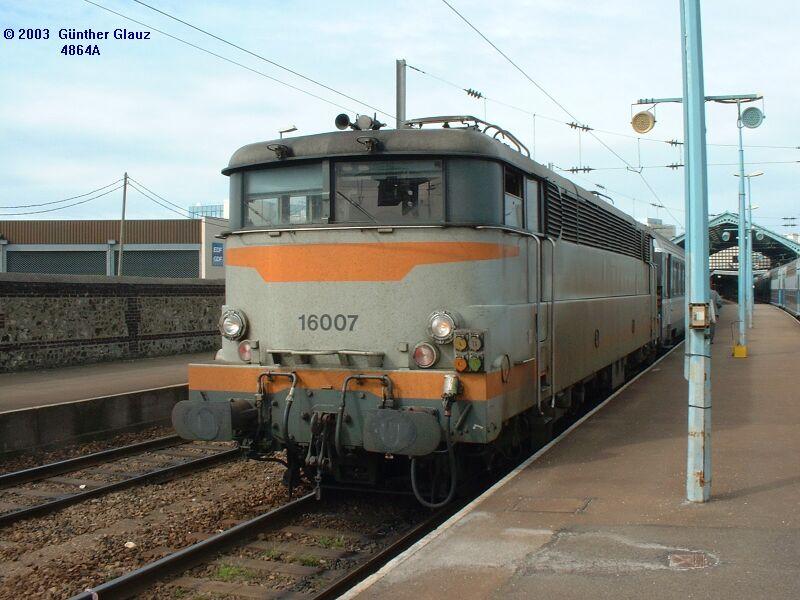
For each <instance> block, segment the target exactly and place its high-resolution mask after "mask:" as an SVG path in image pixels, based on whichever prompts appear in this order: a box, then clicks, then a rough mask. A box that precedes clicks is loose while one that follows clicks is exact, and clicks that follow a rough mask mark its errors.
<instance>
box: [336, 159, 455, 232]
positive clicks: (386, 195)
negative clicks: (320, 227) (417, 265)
mask: <svg viewBox="0 0 800 600" xmlns="http://www.w3.org/2000/svg"><path fill="white" fill-rule="evenodd" d="M442 171H443V169H442V161H441V160H381V161H355V162H338V163H336V166H335V171H334V173H335V178H334V189H335V195H334V198H335V200H334V206H335V209H334V211H335V214H336V221H337V222H338V223H375V224H381V225H392V224H402V223H441V222H442V221H443V220H444V189H443V188H444V186H443V172H442Z"/></svg>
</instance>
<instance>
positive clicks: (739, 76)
mask: <svg viewBox="0 0 800 600" xmlns="http://www.w3.org/2000/svg"><path fill="white" fill-rule="evenodd" d="M96 1H97V3H98V4H102V5H103V6H106V7H107V8H110V9H112V10H114V11H117V12H119V13H122V14H124V15H126V16H128V17H131V18H133V19H136V20H139V21H141V22H143V23H145V24H146V26H142V25H137V24H135V23H132V22H129V21H126V20H125V19H124V18H123V17H121V16H115V15H112V14H109V13H108V12H106V11H104V10H102V9H101V8H99V7H97V6H94V5H92V4H89V3H87V2H86V1H84V0H58V1H50V0H24V1H15V0H3V2H2V3H0V26H1V27H0V28H2V29H3V30H4V38H2V39H0V91H1V92H0V140H2V143H0V207H2V208H0V219H13V218H28V219H29V218H42V219H105V218H118V217H119V214H120V208H121V195H122V192H121V190H115V191H113V192H111V193H109V194H107V195H105V196H102V197H99V198H97V199H96V200H92V201H90V202H86V203H83V204H80V205H76V206H72V207H66V208H64V207H65V206H66V205H68V204H72V203H74V202H79V201H81V200H83V199H86V198H91V197H93V196H80V197H78V198H76V199H75V200H71V201H69V202H66V203H55V204H45V205H43V206H39V207H28V208H19V209H11V208H6V207H10V206H23V205H31V204H44V203H48V202H54V201H57V200H61V199H64V198H68V197H73V196H79V195H81V194H85V193H87V192H90V191H91V190H96V189H98V188H101V187H103V186H106V185H108V184H111V183H112V182H114V181H116V180H118V179H120V178H121V177H122V174H123V172H125V171H127V172H128V173H129V174H130V175H131V176H132V177H133V178H134V179H135V180H136V181H138V182H140V183H141V184H143V185H145V186H146V187H147V188H148V189H150V190H152V191H153V192H155V193H156V194H158V195H159V196H161V197H163V198H165V199H167V200H169V201H170V202H172V203H174V204H177V205H179V206H183V207H187V206H190V205H193V204H218V203H222V202H225V201H226V199H227V195H228V180H227V178H226V177H225V176H223V175H222V174H221V173H220V170H221V169H222V168H224V167H225V165H226V164H227V162H228V160H229V158H230V156H231V155H232V154H233V152H234V151H235V150H236V149H237V148H239V147H241V146H243V145H245V144H248V143H252V142H257V141H264V140H268V139H273V138H276V137H278V131H279V130H281V129H285V128H288V127H290V126H296V127H297V129H298V131H297V132H296V133H293V134H290V135H308V134H313V133H321V132H325V131H331V130H333V129H334V127H333V122H334V118H335V116H336V115H337V114H338V113H340V112H348V113H349V114H350V115H351V116H354V115H355V114H356V113H362V114H364V113H366V114H370V115H371V114H372V113H373V112H374V111H373V109H372V108H369V106H373V107H376V108H378V109H380V110H381V111H385V113H383V114H381V113H379V114H378V118H379V119H380V120H382V121H384V122H388V123H389V124H391V125H393V124H394V120H393V119H392V118H391V116H390V115H394V108H395V96H394V94H395V90H394V80H395V60H396V59H398V58H405V59H406V60H407V61H408V64H409V65H412V66H414V67H417V68H418V69H421V70H422V71H425V72H426V73H427V75H426V74H423V73H420V72H418V71H415V70H409V72H408V110H407V114H408V117H409V118H411V117H421V116H430V115H445V114H473V115H475V116H478V117H481V118H484V117H485V118H486V120H488V121H490V122H493V123H497V124H499V125H500V126H502V127H504V128H505V129H508V130H510V131H511V132H513V133H515V134H516V135H517V137H519V138H520V139H521V140H522V141H523V142H524V143H525V144H526V145H528V147H529V148H530V149H531V151H532V153H533V155H534V157H535V159H536V160H537V161H538V162H541V163H543V164H550V163H552V164H553V165H554V166H556V167H558V168H561V169H568V168H571V167H576V166H580V167H592V168H594V169H596V170H594V171H591V172H589V173H581V174H576V175H568V176H569V177H570V178H572V179H573V180H574V181H575V182H576V183H578V184H579V185H582V186H583V187H586V188H587V189H595V190H599V191H601V192H603V193H605V194H608V195H609V196H611V197H612V198H614V202H615V204H616V206H617V207H618V208H620V209H622V210H624V211H625V212H627V213H629V214H632V215H633V216H634V217H636V218H637V219H639V220H644V219H645V218H646V217H655V218H661V219H663V220H664V222H666V223H675V224H676V225H678V229H679V231H680V230H681V228H682V225H683V224H684V197H683V175H684V173H683V169H680V168H679V169H670V168H664V167H658V166H659V165H668V164H673V163H681V162H682V157H681V148H680V147H679V146H678V147H676V146H672V145H670V144H667V143H663V140H671V139H677V140H680V139H682V138H683V134H682V112H681V107H680V105H678V104H662V105H659V106H658V107H657V108H656V120H657V123H656V126H655V128H654V129H653V131H652V132H650V133H649V134H646V135H644V136H642V137H641V140H640V141H639V140H637V139H635V134H634V133H633V131H632V130H631V128H630V119H631V115H632V114H633V112H635V111H636V110H640V108H642V107H632V103H633V102H635V101H636V100H637V99H639V98H641V97H646V98H652V97H671V96H680V95H681V62H680V22H679V3H678V0H658V1H656V0H650V1H647V2H645V1H642V0H606V1H604V2H593V1H588V0H501V1H497V2H492V3H489V2H485V1H478V0H450V1H451V3H452V4H453V6H454V7H456V8H457V9H458V10H459V11H460V12H461V13H462V14H464V15H465V16H466V17H467V18H468V19H469V20H470V21H471V22H472V23H473V24H474V25H475V26H476V27H477V28H478V29H480V30H481V31H482V32H483V33H484V34H485V35H486V36H487V37H488V38H489V39H491V40H492V41H493V42H494V43H495V44H496V45H497V46H498V47H499V48H500V49H502V50H503V51H504V52H505V53H506V54H507V55H508V56H510V57H511V58H512V59H513V60H514V61H515V62H516V63H517V64H518V65H519V66H520V67H521V68H522V69H524V70H525V71H526V72H527V73H528V74H529V76H530V77H531V78H532V79H534V80H535V81H536V82H537V83H538V84H539V85H540V86H541V87H542V88H544V89H545V90H546V91H547V93H548V94H549V95H550V96H552V97H554V98H555V99H556V100H557V101H558V103H559V104H560V105H562V106H563V107H565V108H566V109H567V110H568V111H569V112H570V113H571V114H572V115H574V117H575V118H576V119H577V122H579V123H581V124H583V125H588V126H590V127H592V128H594V130H595V131H594V133H595V134H596V135H597V136H598V137H599V138H600V139H602V140H603V142H604V143H605V144H606V145H607V146H609V147H610V148H611V149H612V150H613V152H612V151H611V150H609V149H608V148H606V147H604V146H603V145H601V144H600V143H599V142H598V141H596V140H595V139H594V138H593V137H592V136H591V135H589V134H587V133H580V134H579V133H578V132H577V131H576V130H575V129H572V128H570V127H568V126H567V125H565V123H567V122H572V121H573V118H572V117H571V116H569V115H568V114H567V113H565V112H564V111H563V110H562V108H560V107H559V105H558V104H556V103H554V102H553V101H552V100H551V99H549V98H548V97H547V95H545V94H544V93H543V92H542V91H541V90H540V89H538V88H537V87H536V86H534V85H533V84H532V83H530V82H529V81H528V80H526V79H525V78H524V77H523V76H522V75H521V74H520V73H519V72H518V71H516V70H515V69H514V67H513V66H512V65H510V64H509V63H508V62H507V61H506V60H505V59H504V58H503V57H502V56H501V55H500V54H499V53H498V52H496V51H495V50H494V49H493V48H492V47H491V46H490V45H489V44H487V43H486V42H485V41H484V40H483V39H481V38H480V37H479V36H478V35H477V34H476V33H475V32H474V31H473V30H472V29H470V28H469V26H468V25H467V24H466V23H464V22H463V21H462V20H460V19H459V18H458V17H457V16H456V15H455V14H454V13H453V12H452V11H451V10H450V9H449V8H448V7H447V6H446V4H445V3H443V2H441V1H439V0H403V1H401V0H385V1H382V2H377V1H375V0H373V1H371V2H370V1H367V0H363V1H358V0H351V1H349V2H343V1H338V0H327V1H324V2H322V1H316V2H315V1H311V0H297V1H295V2H286V1H285V0H284V1H282V2H277V1H274V0H263V1H235V0H227V1H223V0H209V1H207V2H186V1H183V2H178V1H175V0H147V2H148V4H151V5H152V6H155V7H156V8H159V9H161V10H163V11H165V12H168V13H171V14H173V15H175V16H177V17H180V18H181V19H183V20H185V21H188V22H190V23H192V24H194V25H196V26H198V27H201V28H203V29H206V30H208V31H210V32H212V33H214V34H216V35H218V36H220V37H222V38H225V39H227V40H229V41H231V42H234V43H236V44H238V45H240V46H242V47H244V48H247V49H248V50H251V51H252V52H255V53H257V54H260V55H262V56H264V57H266V58H269V59H270V60H273V61H275V62H277V63H279V64H281V65H284V66H286V67H288V68H290V69H292V70H294V71H296V72H298V73H301V74H303V75H305V76H307V77H309V78H311V79H314V80H316V81H319V82H321V83H324V84H325V85H327V86H330V87H332V88H335V89H336V90H338V91H340V92H343V93H345V94H347V95H348V96H351V97H352V98H355V99H357V101H354V100H351V99H348V98H345V97H343V96H341V95H337V94H336V93H334V92H332V91H330V90H327V89H325V88H322V87H319V86H316V85H314V84H313V83H310V82H308V81H305V80H303V79H301V78H299V77H297V76H294V75H292V74H290V73H287V72H285V71H282V70H281V69H279V68H277V67H275V66H273V65H271V64H268V63H266V62H264V61H261V60H259V59H257V58H255V57H253V56H251V55H248V54H246V53H244V52H241V51H239V50H237V49H234V48H232V47H230V46H227V45H225V44H223V43H221V42H219V41H217V40H214V39H212V38H210V37H208V36H205V35H203V34H201V33H199V32H197V31H194V30H192V29H190V28H189V27H187V26H185V25H182V24H180V23H177V22H175V21H173V20H171V19H169V18H167V17H165V16H163V15H161V14H158V13H156V12H154V11H152V10H150V9H148V8H146V7H145V6H142V5H140V4H137V3H136V2H134V1H133V0H96ZM28 28H39V29H48V30H49V36H50V38H49V39H48V40H44V39H39V40H37V39H32V40H28V39H19V30H20V29H28ZM69 28H74V29H76V30H81V31H82V30H85V29H92V30H94V31H108V32H112V34H111V36H110V37H111V39H108V40H95V41H76V40H63V39H59V35H58V32H59V30H60V29H69ZM118 28H120V29H122V28H125V29H127V30H129V31H150V32H151V35H150V39H148V40H117V39H113V37H112V36H113V31H114V30H115V29H118ZM153 28H158V29H161V30H163V31H165V32H167V33H170V34H172V35H175V36H178V37H180V38H182V39H184V40H186V41H189V42H191V43H193V44H196V45H198V46H201V47H203V48H205V49H207V50H209V51H211V52H215V53H218V54H221V55H223V56H225V57H227V58H230V59H231V60H234V61H237V62H240V63H242V64H243V65H245V66H247V67H249V68H251V69H255V70H257V71H260V72H261V73H263V74H264V75H268V76H270V77H274V78H277V79H280V80H281V81H283V82H285V83H289V84H291V85H294V86H296V87H299V88H302V89H304V90H306V91H308V92H311V93H312V94H315V95H317V96H321V97H322V98H324V99H326V100H328V101H329V102H325V101H323V100H320V99H318V98H314V97H312V96H310V95H306V94H303V93H301V92H298V91H296V90H293V89H291V88H289V87H287V86H284V85H281V84H280V83H277V82H276V81H274V80H271V79H268V78H267V77H264V76H261V75H258V74H256V73H253V72H251V71H248V70H246V69H244V68H242V67H240V66H236V65H233V64H230V63H228V62H225V61H223V60H221V59H219V58H217V57H214V56H211V55H209V54H206V53H204V52H202V51H200V50H197V49H195V48H191V47H189V46H186V45H185V44H182V43H180V42H178V41H176V40H174V39H170V38H169V37H167V36H165V35H162V34H161V33H158V32H156V31H155V30H154V29H153ZM8 29H10V30H11V32H12V33H13V34H14V35H13V39H6V37H5V33H6V31H5V30H8ZM798 31H800V5H798V3H796V2H795V1H794V0H764V1H763V2H761V3H758V4H757V5H756V4H753V3H752V2H745V1H742V0H725V1H723V0H716V1H712V0H708V1H706V2H703V51H704V61H705V92H706V94H707V95H712V94H715V95H716V94H734V93H761V94H763V95H764V101H763V103H762V102H759V103H757V106H758V107H759V108H762V109H763V110H764V112H765V114H766V120H765V121H764V124H763V125H762V126H761V127H760V128H758V129H754V130H747V129H746V130H745V131H744V136H745V145H746V146H749V147H747V148H746V149H745V160H746V162H747V163H748V164H747V165H746V166H745V169H746V171H747V172H754V171H763V172H764V176H762V177H758V178H754V179H753V180H752V188H753V193H752V200H753V204H754V205H757V206H758V207H759V208H758V209H756V211H755V212H754V220H755V221H756V222H757V223H759V224H760V225H763V226H765V227H768V228H771V229H774V230H776V231H778V232H780V233H785V232H787V231H798V230H799V229H798V228H795V229H789V228H785V227H782V224H783V223H784V221H782V217H791V216H794V217H798V220H800V194H799V193H798V192H800V186H798V183H797V182H798V175H800V148H798V147H800V119H798V118H797V116H796V115H797V112H798V110H800V84H799V83H798V80H797V77H796V70H797V66H798V64H799V63H800V44H798V43H797V39H796V37H797V32H798ZM66 44H83V45H86V44H92V45H94V44H97V46H98V49H99V52H100V54H99V56H95V55H82V56H77V55H74V56H70V55H64V54H62V53H61V50H62V48H63V47H64V46H65V45H66ZM437 78H438V79H437ZM442 79H444V80H446V81H447V82H449V83H445V82H443V81H442ZM451 84H455V85H451ZM460 88H473V89H476V90H479V91H480V92H481V93H482V94H483V95H484V96H486V97H488V98H489V99H490V100H476V99H474V98H471V97H469V96H468V95H467V94H466V93H464V91H462V89H460ZM366 105H369V106H366ZM509 105H511V106H513V107H516V108H511V107H510V106H509ZM519 109H522V110H519ZM533 114H535V115H536V117H534V116H533ZM706 117H707V133H708V135H707V137H708V142H709V144H714V145H709V148H708V157H709V164H710V166H709V212H710V213H712V214H713V213H721V212H724V211H732V212H735V211H736V210H737V206H738V196H737V194H738V187H737V186H738V180H737V178H736V177H734V176H733V173H735V172H736V171H737V160H738V156H737V148H736V143H737V135H738V134H737V127H736V107H735V105H734V106H731V105H723V104H716V103H708V104H707V106H706ZM601 130H602V131H601ZM606 132H610V133H606ZM620 134H624V135H620ZM657 140H661V141H657ZM764 146H769V147H764ZM776 146H783V147H776ZM615 153H616V154H617V155H619V156H616V155H615ZM620 157H621V158H620ZM626 162H627V164H628V165H632V166H634V167H636V168H637V169H636V170H637V171H638V167H639V166H640V165H641V166H644V167H648V166H650V167H654V168H644V169H643V170H642V171H641V172H636V171H634V170H630V169H629V168H628V167H627V166H626ZM598 185H600V186H603V187H597V186H598ZM114 187H115V186H110V187H107V188H105V189H104V190H103V191H108V190H112V189H114ZM651 188H652V189H651ZM654 205H663V206H664V207H666V208H660V207H658V206H654ZM168 206H169V205H168ZM52 208H58V209H59V210H56V211H52V212H46V213H39V214H28V215H23V214H21V213H25V212H31V211H37V210H39V211H40V210H50V209H52ZM9 213H13V215H15V216H12V215H9ZM127 216H128V218H177V215H176V214H175V213H173V212H169V211H167V210H166V209H165V208H162V207H161V206H158V205H156V204H154V203H153V202H151V200H149V199H147V198H146V197H144V196H143V195H140V194H139V193H138V192H136V191H131V193H130V194H129V201H128V208H127Z"/></svg>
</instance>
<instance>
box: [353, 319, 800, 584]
mask: <svg viewBox="0 0 800 600" xmlns="http://www.w3.org/2000/svg"><path fill="white" fill-rule="evenodd" d="M736 310H737V307H736V306H735V305H726V306H725V307H724V308H723V309H722V313H721V317H720V322H719V325H718V327H717V338H716V340H715V343H714V344H713V345H712V349H713V358H712V398H713V416H712V440H713V441H712V445H713V451H712V452H713V454H712V455H713V467H712V477H713V480H712V484H711V485H712V499H711V500H710V501H709V502H708V503H705V504H692V503H688V502H687V501H686V500H685V489H686V487H685V481H686V440H687V383H686V381H685V379H684V377H683V359H684V346H683V344H681V345H679V346H676V347H675V348H674V349H673V351H672V352H671V353H670V354H668V355H667V356H666V357H664V358H663V359H662V360H661V361H660V362H659V363H658V364H656V365H655V366H653V367H652V368H651V369H650V370H648V371H646V372H645V373H643V374H642V375H641V376H640V377H639V378H638V379H635V380H633V381H632V382H631V383H629V384H628V385H627V386H625V387H623V388H622V389H621V390H620V391H619V392H617V394H615V395H614V396H612V397H611V398H610V399H609V400H608V401H606V402H605V403H604V404H602V405H601V406H600V407H598V409H596V411H595V412H593V413H590V415H588V416H587V417H586V418H585V420H584V421H583V422H579V423H578V424H577V426H575V427H574V428H572V429H570V430H569V431H568V433H567V434H566V435H564V436H562V437H561V438H559V439H558V440H557V441H556V442H554V443H553V444H551V445H550V446H547V447H545V448H544V449H543V450H541V451H540V452H539V453H537V454H536V455H534V456H533V457H531V458H530V459H528V461H527V462H526V463H524V464H523V465H521V466H520V467H518V468H517V469H516V471H514V472H513V473H511V474H510V475H508V476H507V477H506V478H505V479H503V480H501V481H500V482H498V483H497V484H496V485H495V486H494V487H492V488H491V489H490V490H488V491H487V492H486V493H484V494H483V495H482V496H481V497H479V498H478V499H476V500H474V501H473V502H471V503H470V504H469V505H467V506H466V507H465V508H464V509H462V510H461V511H460V512H459V513H457V514H456V515H454V516H453V517H452V518H451V519H449V520H448V521H447V522H445V523H444V524H443V525H442V526H441V527H439V528H438V529H436V530H435V531H433V532H432V533H431V534H429V535H428V536H427V537H425V538H424V539H423V540H421V541H420V542H418V543H417V544H416V545H415V546H413V547H412V548H410V549H409V550H408V551H406V552H405V553H403V554H402V555H400V556H399V557H397V558H396V559H394V560H393V561H391V562H390V563H388V564H387V565H386V566H385V567H384V568H383V569H381V570H380V571H379V572H378V573H376V574H375V575H373V576H372V577H370V578H369V579H367V580H365V581H364V582H362V583H361V584H360V585H359V586H358V587H356V588H354V589H353V590H351V592H349V593H348V594H347V595H345V596H344V597H345V598H358V599H362V600H363V599H367V598H393V599H400V600H402V599H409V600H426V599H434V598H435V599H440V598H458V599H459V600H468V599H473V598H507V599H520V600H521V599H523V598H524V599H528V598H552V599H573V598H574V599H582V600H583V599H586V598H614V599H634V598H635V599H641V598H647V599H648V600H661V599H664V600H666V599H670V600H672V599H675V598H704V599H705V598H713V599H716V598H720V599H725V600H732V599H738V598H747V599H756V598H770V599H777V598H787V599H788V598H799V597H800V385H798V382H800V376H798V374H797V368H796V366H797V357H798V356H800V322H798V321H797V320H796V319H794V318H793V317H791V316H789V315H788V314H787V313H785V312H783V311H781V310H780V309H778V308H776V307H773V306H770V305H763V304H760V305H757V306H756V307H755V315H754V317H755V319H754V322H755V327H754V328H753V329H752V330H751V331H750V356H749V357H748V358H746V359H741V358H733V357H732V356H731V346H732V341H731V340H730V333H729V330H730V325H731V323H732V321H733V320H734V319H735V318H736V316H735V314H736Z"/></svg>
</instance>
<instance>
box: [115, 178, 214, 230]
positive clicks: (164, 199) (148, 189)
mask: <svg viewBox="0 0 800 600" xmlns="http://www.w3.org/2000/svg"><path fill="white" fill-rule="evenodd" d="M128 179H129V180H131V181H134V182H135V183H136V184H138V185H139V186H140V187H142V188H144V189H145V190H147V191H148V192H149V193H151V194H152V195H153V196H155V197H156V198H158V199H160V200H163V201H164V202H166V203H167V204H169V205H171V206H174V207H175V208H177V209H179V210H182V211H184V212H187V213H189V214H190V215H191V212H190V211H189V210H188V209H187V208H184V207H183V206H181V205H180V204H175V203H174V202H171V201H170V200H167V199H166V198H164V196H159V195H158V194H156V193H155V192H154V191H153V190H151V189H150V188H149V187H147V186H146V185H145V184H143V183H142V182H141V181H138V180H136V179H134V178H133V177H131V176H130V175H129V176H128ZM204 216H205V215H204ZM206 218H207V219H216V220H217V221H225V222H226V223H227V222H228V219H224V218H221V217H209V216H206Z"/></svg>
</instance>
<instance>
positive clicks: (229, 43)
mask: <svg viewBox="0 0 800 600" xmlns="http://www.w3.org/2000/svg"><path fill="white" fill-rule="evenodd" d="M133 1H134V2H136V3H137V4H141V5H142V6H144V7H147V8H149V9H150V10H152V11H155V12H157V13H160V14H162V15H164V16H165V17H168V18H170V19H172V20H173V21H177V22H178V23H182V24H184V25H186V26H187V27H191V28H192V29H194V30H195V31H199V32H200V33H203V34H205V35H207V36H209V37H212V38H214V39H215V40H218V41H220V42H222V43H223V44H227V45H228V46H231V47H232V48H236V49H237V50H241V51H242V52H246V53H247V54H249V55H250V56H254V57H255V58H257V59H259V60H263V61H264V62H267V63H269V64H271V65H273V66H275V67H278V68H279V69H283V70H284V71H286V72H287V73H291V74H292V75H296V76H297V77H300V78H301V79H305V80H306V81H308V82H310V83H313V84H314V85H318V86H320V87H323V88H325V89H326V90H328V91H331V92H333V93H335V94H339V95H340V96H343V97H345V98H347V99H348V100H352V101H353V102H357V103H358V104H361V105H362V106H366V107H367V108H371V109H372V110H374V111H377V112H379V113H381V114H384V115H386V116H387V117H390V118H392V119H394V118H395V116H394V115H392V114H390V113H387V112H386V111H385V110H381V109H380V108H377V107H375V106H372V105H371V104H367V103H366V102H364V101H363V100H359V99H358V98H353V97H352V96H348V95H347V94H345V93H344V92H341V91H339V90H337V89H335V88H332V87H330V86H329V85H325V84H324V83H320V82H319V81H317V80H316V79H312V78H311V77H307V76H306V75H303V74H302V73H298V72H297V71H295V70H293V69H290V68H289V67H286V66H284V65H281V64H279V63H277V62H275V61H274V60H271V59H269V58H267V57H265V56H262V55H260V54H257V53H255V52H252V51H251V50H248V49H247V48H243V47H242V46H239V45H238V44H234V43H233V42H231V41H229V40H226V39H225V38H222V37H220V36H218V35H215V34H213V33H211V32H210V31H206V30H205V29H202V28H201V27H197V26H196V25H192V24H191V23H189V22H188V21H184V20H183V19H180V18H178V17H176V16H175V15H171V14H170V13H168V12H165V11H163V10H160V9H158V8H156V7H155V6H151V5H149V4H147V3H146V2H142V1H141V0H133Z"/></svg>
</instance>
